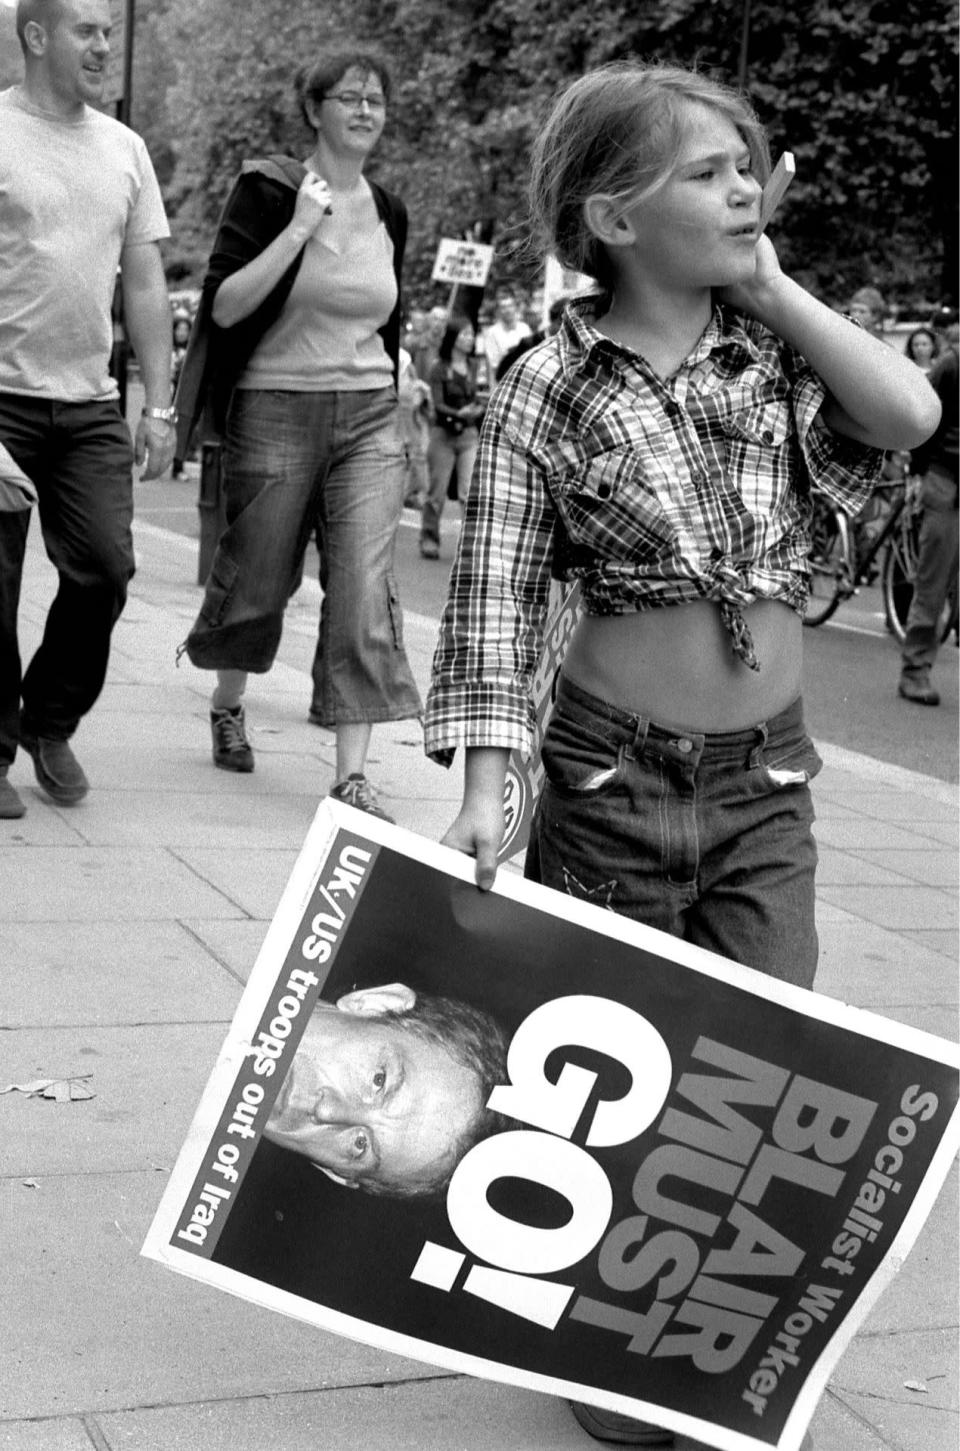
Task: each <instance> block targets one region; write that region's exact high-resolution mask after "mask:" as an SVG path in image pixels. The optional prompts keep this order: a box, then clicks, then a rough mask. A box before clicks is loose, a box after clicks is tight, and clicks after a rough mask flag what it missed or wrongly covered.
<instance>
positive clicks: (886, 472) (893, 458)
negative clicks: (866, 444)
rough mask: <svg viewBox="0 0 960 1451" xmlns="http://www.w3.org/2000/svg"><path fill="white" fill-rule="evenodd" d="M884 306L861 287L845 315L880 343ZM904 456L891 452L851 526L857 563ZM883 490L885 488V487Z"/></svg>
mask: <svg viewBox="0 0 960 1451" xmlns="http://www.w3.org/2000/svg"><path fill="white" fill-rule="evenodd" d="M886 312H887V305H886V303H885V301H884V299H883V294H882V292H880V290H879V288H876V287H860V288H858V289H857V291H856V292H854V294H853V296H852V297H851V298H850V301H849V302H848V303H847V314H848V316H850V317H852V318H853V320H854V321H855V322H857V323H859V324H860V326H861V327H862V328H863V330H864V331H865V332H868V333H870V335H871V337H875V338H877V339H878V340H879V341H881V342H883V341H885V339H884V335H883V320H884V317H885V316H886ZM906 467H907V455H906V454H905V453H904V452H903V451H902V450H898V451H896V452H890V453H888V454H887V456H886V458H885V459H884V461H883V473H882V477H881V479H880V480H879V481H878V486H877V488H876V489H875V490H874V493H873V496H872V497H871V498H870V499H869V500H868V501H867V503H866V504H865V506H864V508H863V509H862V510H861V512H860V514H859V516H858V517H857V518H856V519H854V521H853V524H852V534H853V543H854V547H855V549H856V553H857V559H858V560H861V559H864V558H865V557H866V555H867V553H868V552H869V550H870V546H871V545H872V543H873V541H874V539H875V538H876V537H877V535H878V534H879V533H880V530H881V529H882V528H883V525H884V520H885V516H886V511H887V505H888V500H889V494H890V486H891V485H900V484H902V483H903V482H904V479H905V477H906ZM885 486H886V487H885ZM879 573H880V566H879V564H878V563H877V562H876V561H874V563H873V565H872V566H871V568H870V570H869V573H868V575H867V581H866V582H867V584H873V583H874V581H875V580H876V579H877V577H878V575H879Z"/></svg>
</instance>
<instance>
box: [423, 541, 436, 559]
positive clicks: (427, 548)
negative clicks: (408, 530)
mask: <svg viewBox="0 0 960 1451" xmlns="http://www.w3.org/2000/svg"><path fill="white" fill-rule="evenodd" d="M420 557H421V558H422V559H439V558H440V545H439V544H437V543H435V541H434V540H432V539H421V540H420Z"/></svg>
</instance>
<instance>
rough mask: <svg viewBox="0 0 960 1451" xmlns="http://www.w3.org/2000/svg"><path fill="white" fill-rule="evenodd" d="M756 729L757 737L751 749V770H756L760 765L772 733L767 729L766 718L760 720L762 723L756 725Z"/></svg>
mask: <svg viewBox="0 0 960 1451" xmlns="http://www.w3.org/2000/svg"><path fill="white" fill-rule="evenodd" d="M756 731H757V739H756V740H755V741H754V743H753V746H752V748H751V750H750V760H749V767H750V770H751V771H755V770H756V768H757V767H758V766H759V765H760V761H761V758H762V756H763V748H764V746H765V745H766V744H767V737H768V736H769V734H770V732H769V730H768V729H767V723H766V721H765V720H762V721H761V722H760V724H759V725H758V726H757V727H756Z"/></svg>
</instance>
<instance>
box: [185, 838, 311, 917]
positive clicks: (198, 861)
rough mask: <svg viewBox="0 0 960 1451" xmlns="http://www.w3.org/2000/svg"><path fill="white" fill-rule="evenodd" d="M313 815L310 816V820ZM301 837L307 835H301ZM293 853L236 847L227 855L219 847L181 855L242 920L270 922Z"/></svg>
mask: <svg viewBox="0 0 960 1451" xmlns="http://www.w3.org/2000/svg"><path fill="white" fill-rule="evenodd" d="M312 819H313V813H312V812H311V820H312ZM304 835H306V832H305V831H304ZM300 845H301V842H297V845H296V849H291V848H290V847H287V848H286V849H285V850H283V849H281V848H273V849H271V850H266V849H263V848H261V849H260V850H249V849H247V848H246V847H244V846H241V845H240V844H239V843H235V844H234V845H233V846H231V848H230V850H229V851H225V850H224V848H223V847H222V846H221V847H185V848H184V849H183V851H182V852H181V856H182V858H183V860H184V862H186V863H188V864H189V866H190V867H191V868H192V869H193V871H194V872H195V873H196V874H197V876H198V877H200V878H201V879H202V880H203V881H205V882H209V883H210V884H211V886H213V887H215V888H216V889H217V890H218V891H220V892H222V893H223V895H224V897H226V896H229V897H231V898H232V900H233V901H234V902H236V903H237V905H238V906H239V907H240V908H241V909H242V912H243V914H244V915H245V916H248V917H256V918H257V919H258V920H261V921H262V920H264V919H266V920H267V921H269V920H270V919H271V918H272V917H273V914H274V912H275V911H276V910H277V904H278V902H279V901H280V897H281V895H282V893H283V889H284V887H285V886H286V884H287V881H288V879H289V877H290V872H291V870H292V869H293V864H294V862H295V861H296V859H297V852H298V851H299V849H300ZM183 915H184V916H185V917H203V916H218V915H234V916H237V915H239V913H233V914H226V913H223V914H218V913H212V912H210V913H205V912H203V911H202V909H201V910H194V909H191V908H188V909H187V910H186V911H185V912H184V914H183Z"/></svg>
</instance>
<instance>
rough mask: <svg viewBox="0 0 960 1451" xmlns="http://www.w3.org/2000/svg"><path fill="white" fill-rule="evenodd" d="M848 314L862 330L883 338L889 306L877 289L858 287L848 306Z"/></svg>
mask: <svg viewBox="0 0 960 1451" xmlns="http://www.w3.org/2000/svg"><path fill="white" fill-rule="evenodd" d="M847 312H848V313H849V315H850V316H851V317H852V318H853V320H854V322H858V323H859V324H860V326H861V327H862V328H864V329H865V330H866V331H867V332H868V333H870V334H871V335H872V336H873V337H875V338H882V337H883V319H884V317H885V316H886V312H887V304H886V303H885V302H884V300H883V293H882V292H881V291H880V290H879V288H876V287H858V288H857V291H856V292H855V293H854V294H853V296H852V297H851V299H850V301H849V303H848V304H847Z"/></svg>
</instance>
